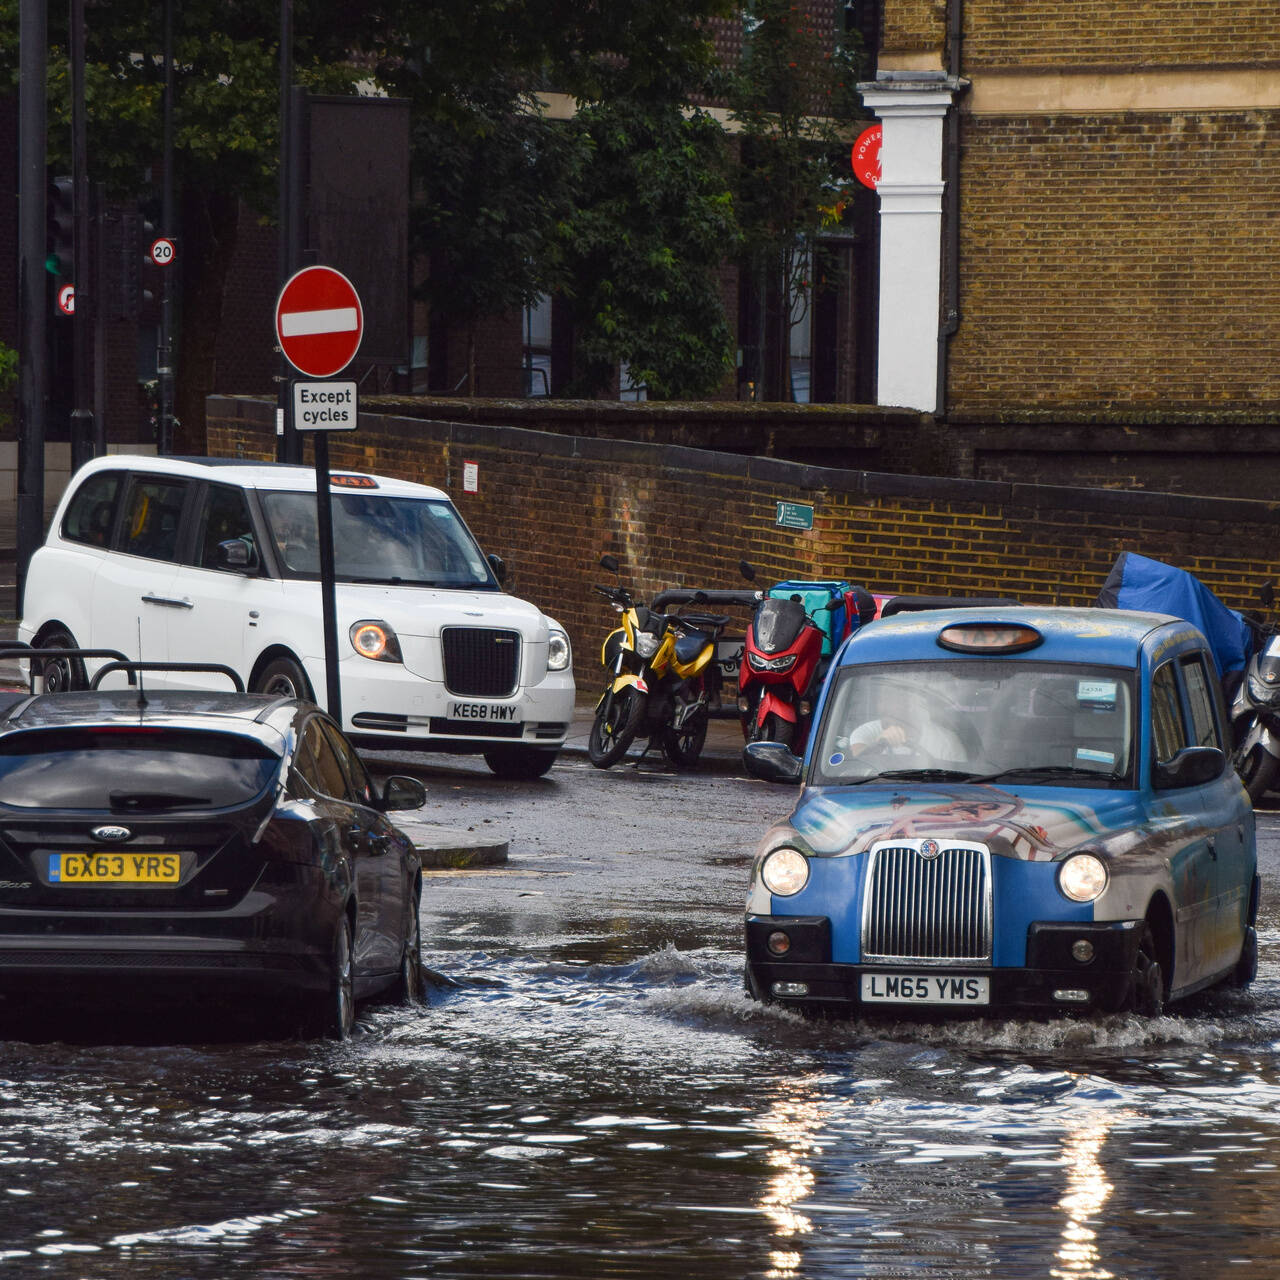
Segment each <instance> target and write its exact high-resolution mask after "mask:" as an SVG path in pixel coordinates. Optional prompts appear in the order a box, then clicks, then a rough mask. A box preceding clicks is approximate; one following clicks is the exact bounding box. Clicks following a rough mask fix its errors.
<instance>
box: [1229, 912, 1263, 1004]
mask: <svg viewBox="0 0 1280 1280" xmlns="http://www.w3.org/2000/svg"><path fill="white" fill-rule="evenodd" d="M1257 976H1258V931H1257V930H1256V929H1255V928H1253V927H1252V926H1250V927H1249V928H1247V929H1246V930H1245V931H1244V942H1243V944H1242V945H1241V947H1240V959H1239V960H1237V961H1236V967H1235V968H1234V969H1233V970H1232V971H1231V985H1232V986H1233V987H1239V988H1241V989H1242V990H1243V988H1245V987H1247V986H1249V985H1250V983H1252V982H1253V980H1254V978H1256V977H1257Z"/></svg>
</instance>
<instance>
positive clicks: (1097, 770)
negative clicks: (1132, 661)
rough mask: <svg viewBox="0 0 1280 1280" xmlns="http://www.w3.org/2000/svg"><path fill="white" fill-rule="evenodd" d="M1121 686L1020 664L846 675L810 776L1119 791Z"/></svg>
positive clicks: (1127, 758)
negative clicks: (951, 779) (938, 779)
mask: <svg viewBox="0 0 1280 1280" xmlns="http://www.w3.org/2000/svg"><path fill="white" fill-rule="evenodd" d="M1131 682H1132V676H1131V673H1129V672H1127V671H1123V670H1120V669H1117V668H1111V667H1088V666H1083V665H1082V666H1075V665H1071V664H1066V663H1062V664H1053V665H1050V664H1046V663H1036V662H1030V661H1026V660H1019V661H1017V662H1009V661H990V662H989V661H984V660H975V661H964V662H956V661H947V662H937V663H932V662H921V663H914V662H913V663H885V664H882V665H868V666H854V667H847V668H845V669H844V670H843V671H841V672H840V673H839V674H838V677H837V683H836V685H835V686H834V688H833V689H832V693H831V697H830V699H829V704H828V709H827V712H826V714H825V715H824V717H823V722H822V726H821V729H820V735H821V736H820V738H819V740H818V742H817V743H816V744H815V747H814V751H815V754H814V757H813V766H814V769H815V770H816V777H817V779H818V780H820V781H824V782H849V783H855V782H864V781H868V780H870V779H872V778H876V777H886V778H894V777H901V778H910V777H912V776H919V777H921V778H927V777H954V778H955V780H957V781H959V780H971V781H983V782H988V781H989V782H1008V783H1015V782H1023V783H1036V782H1042V783H1044V784H1045V785H1049V786H1054V785H1058V786H1063V785H1065V786H1090V785H1093V786H1123V785H1127V784H1128V780H1129V778H1130V776H1131V768H1132V756H1133V751H1132V743H1133V713H1132V708H1133V694H1132V687H1131Z"/></svg>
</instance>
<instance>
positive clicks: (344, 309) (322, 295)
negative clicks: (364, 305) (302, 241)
mask: <svg viewBox="0 0 1280 1280" xmlns="http://www.w3.org/2000/svg"><path fill="white" fill-rule="evenodd" d="M363 336H364V312H363V310H362V309H361V307H360V296H359V294H357V293H356V289H355V285H353V284H352V283H351V281H350V280H348V279H347V277H346V276H344V275H343V274H342V272H341V271H335V270H334V269H333V268H332V267H303V269H302V270H301V271H299V272H296V273H295V274H294V275H292V276H291V277H290V278H289V280H288V281H287V282H286V284H285V286H284V288H283V289H281V290H280V297H279V298H278V299H277V301H276V338H277V339H278V340H279V343H280V350H281V351H283V352H284V358H285V359H286V360H288V362H289V363H290V364H291V365H293V367H294V368H295V369H297V371H298V372H299V373H303V374H306V375H307V377H309V378H332V377H333V375H334V374H335V373H341V372H342V370H343V369H345V368H346V367H347V365H349V364H350V363H351V361H352V358H353V357H354V356H355V354H356V352H357V351H358V350H359V349H360V339H361V338H362V337H363Z"/></svg>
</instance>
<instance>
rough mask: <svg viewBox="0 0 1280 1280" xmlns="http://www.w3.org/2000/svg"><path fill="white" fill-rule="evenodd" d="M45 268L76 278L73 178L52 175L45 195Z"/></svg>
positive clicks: (60, 274) (67, 277) (62, 275)
mask: <svg viewBox="0 0 1280 1280" xmlns="http://www.w3.org/2000/svg"><path fill="white" fill-rule="evenodd" d="M45 201H46V203H45V216H46V227H45V258H44V268H45V270H46V271H48V272H49V273H50V274H52V275H55V276H61V277H62V279H63V280H65V281H67V282H68V283H73V282H74V281H75V213H76V210H75V204H76V201H75V189H74V184H73V183H72V181H71V179H70V178H65V177H63V178H51V179H50V180H49V187H48V191H47V194H46V197H45Z"/></svg>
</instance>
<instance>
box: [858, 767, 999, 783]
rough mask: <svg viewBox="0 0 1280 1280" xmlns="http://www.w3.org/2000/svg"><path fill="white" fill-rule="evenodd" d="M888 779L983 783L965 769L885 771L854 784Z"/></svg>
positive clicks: (983, 780) (983, 779) (870, 775)
mask: <svg viewBox="0 0 1280 1280" xmlns="http://www.w3.org/2000/svg"><path fill="white" fill-rule="evenodd" d="M882 778H888V779H890V780H891V781H894V782H985V781H986V779H985V778H979V777H978V775H977V774H976V773H969V772H968V771H967V770H965V769H886V770H885V771H884V772H883V773H872V774H868V776H867V777H865V778H855V779H854V781H855V782H876V781H878V780H880V779H882Z"/></svg>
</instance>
